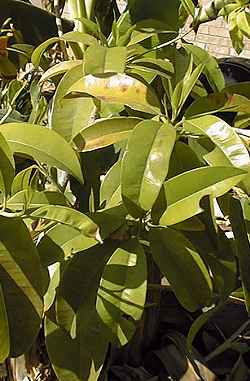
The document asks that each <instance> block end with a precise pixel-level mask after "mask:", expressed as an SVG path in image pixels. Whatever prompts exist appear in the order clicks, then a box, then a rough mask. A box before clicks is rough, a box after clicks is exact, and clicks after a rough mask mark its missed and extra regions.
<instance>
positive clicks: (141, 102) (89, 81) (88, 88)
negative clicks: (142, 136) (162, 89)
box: [67, 74, 160, 114]
mask: <svg viewBox="0 0 250 381" xmlns="http://www.w3.org/2000/svg"><path fill="white" fill-rule="evenodd" d="M67 93H68V94H69V93H85V94H86V93H87V94H90V95H92V96H93V97H96V98H98V99H101V100H103V101H105V102H111V103H118V104H125V105H128V106H130V107H131V108H133V109H135V110H139V111H145V112H148V113H152V114H158V113H159V110H160V103H159V100H158V98H157V96H156V94H155V93H154V92H153V89H151V88H149V87H148V86H146V85H144V84H143V83H142V82H140V81H138V80H137V79H135V78H132V77H129V76H128V75H125V74H116V75H106V76H104V77H101V76H100V77H98V76H93V75H87V76H85V77H83V78H82V79H80V80H79V81H77V82H76V83H75V84H74V85H73V86H71V88H70V89H69V90H68V92H67Z"/></svg>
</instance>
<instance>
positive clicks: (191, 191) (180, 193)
mask: <svg viewBox="0 0 250 381" xmlns="http://www.w3.org/2000/svg"><path fill="white" fill-rule="evenodd" d="M245 176H246V172H244V171H242V170H241V169H238V168H234V167H203V168H196V169H193V170H191V171H188V172H185V173H182V174H180V175H178V176H176V177H172V178H171V179H169V180H167V181H166V182H165V183H164V185H163V187H164V195H165V199H166V204H167V209H166V210H165V212H164V213H163V214H162V216H161V217H160V224H161V225H166V226H168V225H173V224H176V223H178V222H181V221H184V220H186V219H187V218H190V217H192V216H194V215H196V214H198V213H200V212H201V211H202V208H201V206H200V200H201V199H202V197H204V196H207V195H211V196H212V197H219V196H221V195H223V194H224V193H226V192H228V191H229V190H230V189H231V188H232V187H233V186H235V185H237V184H238V183H239V182H240V181H241V180H243V179H244V177H245Z"/></svg>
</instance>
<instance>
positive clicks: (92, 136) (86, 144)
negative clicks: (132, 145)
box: [74, 117, 142, 151]
mask: <svg viewBox="0 0 250 381" xmlns="http://www.w3.org/2000/svg"><path fill="white" fill-rule="evenodd" d="M141 121H142V119H140V118H132V117H120V118H115V117H114V118H108V119H99V120H97V121H96V122H95V123H94V124H91V125H89V126H88V127H85V128H84V129H82V130H81V131H80V132H79V134H77V135H76V136H75V138H74V143H75V145H76V146H77V148H78V149H79V150H80V151H91V150H94V149H98V148H103V147H106V146H109V145H111V144H114V143H118V142H119V141H122V140H125V139H127V138H128V136H129V135H130V133H131V131H132V130H133V129H134V127H135V126H136V125H137V124H138V123H140V122H141Z"/></svg>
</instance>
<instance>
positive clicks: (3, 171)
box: [0, 133, 15, 194]
mask: <svg viewBox="0 0 250 381" xmlns="http://www.w3.org/2000/svg"><path fill="white" fill-rule="evenodd" d="M14 176H15V162H14V158H13V155H12V152H11V149H10V147H9V145H8V143H7V141H6V140H5V138H4V136H3V135H2V134H1V133H0V192H1V191H2V192H3V193H4V194H5V193H6V194H8V193H10V189H11V184H12V181H13V179H14Z"/></svg>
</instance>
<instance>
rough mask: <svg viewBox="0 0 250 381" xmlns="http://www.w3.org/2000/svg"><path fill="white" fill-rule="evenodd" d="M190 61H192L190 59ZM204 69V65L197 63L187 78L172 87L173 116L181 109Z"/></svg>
mask: <svg viewBox="0 0 250 381" xmlns="http://www.w3.org/2000/svg"><path fill="white" fill-rule="evenodd" d="M191 62H192V61H191ZM203 69H204V65H201V64H200V65H198V66H197V67H196V68H195V69H194V71H193V72H192V74H190V76H188V78H185V77H184V79H183V80H182V81H181V82H180V83H178V84H177V86H176V88H175V89H174V93H173V113H174V117H176V116H177V115H178V113H179V111H180V110H181V109H182V107H183V105H184V103H185V102H186V100H187V97H188V96H189V94H190V93H191V91H192V90H193V87H194V86H195V84H196V82H197V80H198V78H199V76H200V74H201V72H202V71H203ZM179 86H180V87H181V90H180V89H179Z"/></svg>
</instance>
